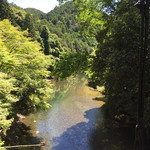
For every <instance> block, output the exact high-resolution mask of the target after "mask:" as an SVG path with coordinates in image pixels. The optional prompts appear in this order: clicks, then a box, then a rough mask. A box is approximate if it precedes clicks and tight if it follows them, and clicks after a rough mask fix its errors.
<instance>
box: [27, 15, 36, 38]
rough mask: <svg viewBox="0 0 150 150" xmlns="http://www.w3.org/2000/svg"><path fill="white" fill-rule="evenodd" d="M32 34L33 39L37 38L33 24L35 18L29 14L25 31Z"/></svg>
mask: <svg viewBox="0 0 150 150" xmlns="http://www.w3.org/2000/svg"><path fill="white" fill-rule="evenodd" d="M27 29H28V32H29V33H30V35H31V37H32V38H33V37H35V34H36V33H35V27H34V23H33V16H32V14H30V13H27V14H26V16H25V19H24V30H27Z"/></svg>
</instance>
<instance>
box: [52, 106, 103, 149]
mask: <svg viewBox="0 0 150 150" xmlns="http://www.w3.org/2000/svg"><path fill="white" fill-rule="evenodd" d="M99 111H100V109H99V108H93V109H90V110H88V111H86V112H85V115H84V117H85V118H86V119H88V122H80V123H78V124H76V125H74V126H72V127H70V128H68V129H67V130H66V131H65V132H64V133H63V134H62V135H61V136H59V137H54V138H53V139H52V141H53V143H54V146H53V147H52V150H90V149H91V148H90V146H91V142H90V141H91V136H90V134H92V131H93V130H94V124H95V117H94V116H95V115H96V114H97V113H98V112H99Z"/></svg>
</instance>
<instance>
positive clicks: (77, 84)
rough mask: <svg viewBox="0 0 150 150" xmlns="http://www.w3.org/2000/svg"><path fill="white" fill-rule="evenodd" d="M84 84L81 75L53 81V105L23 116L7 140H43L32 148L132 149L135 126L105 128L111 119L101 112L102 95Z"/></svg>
mask: <svg viewBox="0 0 150 150" xmlns="http://www.w3.org/2000/svg"><path fill="white" fill-rule="evenodd" d="M87 84H88V82H87V79H86V78H85V77H83V76H77V77H76V78H75V77H71V78H69V79H67V80H65V81H61V82H57V83H55V84H54V87H55V91H56V92H55V93H54V95H52V97H53V98H51V99H50V100H49V103H50V104H51V105H52V107H51V108H50V109H49V110H48V111H42V110H41V111H38V112H36V113H31V114H30V115H28V116H26V117H25V118H22V122H23V123H19V124H18V125H17V127H16V129H15V130H14V129H12V130H11V131H10V132H9V135H8V137H10V138H8V140H7V143H6V144H7V145H18V144H21V145H22V144H29V145H30V144H37V143H40V142H42V141H43V142H45V143H46V145H45V146H43V147H42V148H36V149H35V150H131V149H133V145H134V127H132V128H128V127H122V128H106V127H105V126H107V125H109V126H111V124H112V122H110V121H109V120H108V121H107V119H106V118H105V119H104V117H103V115H102V106H103V104H104V102H103V101H100V100H102V99H103V96H102V95H101V94H100V93H99V92H98V91H96V90H94V89H92V88H90V87H88V86H87ZM104 120H105V121H104ZM12 137H14V138H12ZM20 149H21V150H33V149H34V148H33V149H31V148H27V149H26V148H25V149H23V148H20ZM20 149H19V150H20Z"/></svg>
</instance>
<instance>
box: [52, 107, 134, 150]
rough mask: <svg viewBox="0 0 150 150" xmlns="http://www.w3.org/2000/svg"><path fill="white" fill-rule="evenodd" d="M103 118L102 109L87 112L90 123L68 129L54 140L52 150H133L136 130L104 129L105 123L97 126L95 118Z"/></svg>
mask: <svg viewBox="0 0 150 150" xmlns="http://www.w3.org/2000/svg"><path fill="white" fill-rule="evenodd" d="M96 113H98V114H97V115H98V116H99V117H100V118H101V115H102V114H101V111H100V108H94V109H91V110H88V111H86V112H85V115H84V117H85V118H87V119H88V122H87V123H86V122H81V123H78V124H76V125H74V126H72V127H71V128H68V129H67V130H66V132H64V133H63V134H62V135H61V136H60V137H54V138H53V139H52V141H53V143H55V144H54V145H55V146H54V147H52V150H131V149H133V144H134V128H115V129H114V128H113V129H110V128H109V129H108V128H105V127H104V124H103V121H102V120H101V119H100V120H101V121H100V122H99V121H98V122H97V123H96V124H95V121H94V120H93V118H94V117H93V116H94V115H96Z"/></svg>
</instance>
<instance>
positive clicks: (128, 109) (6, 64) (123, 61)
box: [0, 0, 150, 146]
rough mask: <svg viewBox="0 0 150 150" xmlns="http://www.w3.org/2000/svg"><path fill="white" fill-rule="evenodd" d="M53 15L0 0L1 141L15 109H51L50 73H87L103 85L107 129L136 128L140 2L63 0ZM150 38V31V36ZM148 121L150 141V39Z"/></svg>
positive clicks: (54, 76) (94, 83)
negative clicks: (136, 5)
mask: <svg viewBox="0 0 150 150" xmlns="http://www.w3.org/2000/svg"><path fill="white" fill-rule="evenodd" d="M58 1H59V2H60V6H57V7H55V9H54V10H52V11H50V12H49V13H47V14H46V13H44V12H42V11H40V10H37V9H35V8H27V9H22V8H21V7H19V6H17V5H15V4H13V3H12V4H9V3H8V2H7V0H0V146H2V145H3V144H4V143H5V137H6V136H7V130H9V129H10V127H11V124H12V123H13V122H14V121H15V118H16V117H15V116H16V114H17V113H20V114H23V115H25V114H28V113H30V112H33V111H37V110H39V109H43V110H46V109H48V108H49V107H51V106H50V105H49V104H48V103H47V100H48V99H50V98H51V95H52V93H54V92H55V91H54V89H53V86H54V85H53V84H52V83H51V79H55V80H56V81H60V80H65V79H66V78H67V77H69V76H72V75H73V76H75V75H77V74H84V75H86V77H87V78H88V84H89V86H91V87H93V88H95V89H96V88H97V87H103V88H102V89H103V90H102V91H101V92H102V93H103V95H105V98H104V99H103V101H104V102H105V105H104V106H103V108H102V109H103V114H104V116H105V119H106V120H107V122H110V124H106V126H107V128H109V127H110V126H111V127H113V128H119V127H120V126H125V127H126V126H129V127H135V126H136V124H137V115H138V114H137V112H138V111H137V108H138V92H139V49H140V30H141V29H140V28H141V25H140V20H141V15H140V12H139V10H138V9H137V8H135V7H133V6H134V4H135V3H136V2H137V1H135V0H125V1H124V0H118V1H116V0H98V1H97V0H74V1H67V0H66V1H67V2H66V1H65V0H58ZM148 37H149V36H148ZM149 43H150V42H149V39H148V49H147V53H146V67H145V68H146V69H145V70H146V71H145V81H144V82H145V88H144V122H143V124H144V127H145V128H146V133H145V134H146V135H147V139H150V117H149V116H150V92H149V89H150V72H149V67H150V60H149V57H150V50H149V47H150V44H149Z"/></svg>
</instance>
